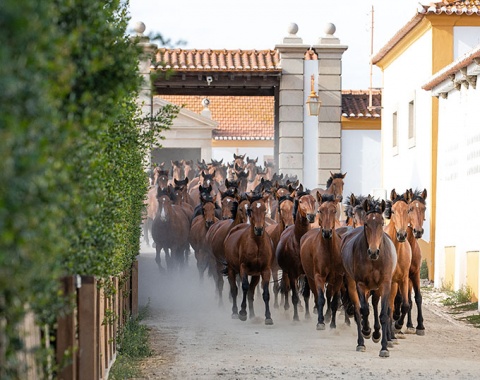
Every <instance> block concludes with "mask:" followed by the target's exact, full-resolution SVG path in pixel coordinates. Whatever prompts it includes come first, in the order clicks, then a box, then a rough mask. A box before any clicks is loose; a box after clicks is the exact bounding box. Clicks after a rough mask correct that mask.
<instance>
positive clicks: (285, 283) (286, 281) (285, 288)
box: [280, 271, 291, 310]
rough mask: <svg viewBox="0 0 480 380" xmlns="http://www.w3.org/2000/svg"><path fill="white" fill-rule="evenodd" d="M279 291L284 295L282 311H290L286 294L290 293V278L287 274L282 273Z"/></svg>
mask: <svg viewBox="0 0 480 380" xmlns="http://www.w3.org/2000/svg"><path fill="white" fill-rule="evenodd" d="M281 281H282V282H281V286H280V288H281V291H282V294H284V295H285V303H284V304H283V309H284V310H288V309H290V303H289V302H288V292H289V291H290V288H291V284H290V278H289V275H288V273H287V272H285V271H283V274H282V280H281Z"/></svg>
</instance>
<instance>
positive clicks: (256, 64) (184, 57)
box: [155, 48, 281, 71]
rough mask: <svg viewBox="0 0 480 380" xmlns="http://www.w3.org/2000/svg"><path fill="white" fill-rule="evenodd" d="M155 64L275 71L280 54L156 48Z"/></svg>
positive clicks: (202, 69) (227, 69) (201, 69)
mask: <svg viewBox="0 0 480 380" xmlns="http://www.w3.org/2000/svg"><path fill="white" fill-rule="evenodd" d="M155 60H156V62H157V66H156V67H157V68H159V69H174V70H176V71H185V70H197V71H208V70H225V71H272V70H275V71H279V70H281V68H280V66H279V62H280V58H279V53H278V52H277V51H276V50H211V49H209V50H197V49H192V50H184V49H165V48H162V49H158V51H157V54H156V56H155Z"/></svg>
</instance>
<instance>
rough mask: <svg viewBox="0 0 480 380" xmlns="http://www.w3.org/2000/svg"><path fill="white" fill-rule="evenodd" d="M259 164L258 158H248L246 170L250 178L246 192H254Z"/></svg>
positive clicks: (248, 178)
mask: <svg viewBox="0 0 480 380" xmlns="http://www.w3.org/2000/svg"><path fill="white" fill-rule="evenodd" d="M257 162H258V157H257V158H256V159H253V158H248V157H247V163H246V165H245V170H246V171H247V172H248V177H247V189H246V191H247V192H248V191H252V190H253V189H254V188H255V187H254V183H253V182H254V181H255V178H256V176H257V171H258V167H257Z"/></svg>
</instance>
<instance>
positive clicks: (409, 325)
mask: <svg viewBox="0 0 480 380" xmlns="http://www.w3.org/2000/svg"><path fill="white" fill-rule="evenodd" d="M412 287H413V286H412V280H411V279H410V281H409V282H408V303H409V304H410V308H409V309H408V313H407V329H406V330H405V334H415V328H414V327H413V320H412V307H413V302H412ZM415 303H416V302H415Z"/></svg>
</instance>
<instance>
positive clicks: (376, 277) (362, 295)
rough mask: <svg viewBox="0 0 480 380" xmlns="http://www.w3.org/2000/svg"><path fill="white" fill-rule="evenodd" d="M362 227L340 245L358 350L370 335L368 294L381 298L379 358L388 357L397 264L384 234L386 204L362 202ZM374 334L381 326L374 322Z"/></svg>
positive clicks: (388, 240)
mask: <svg viewBox="0 0 480 380" xmlns="http://www.w3.org/2000/svg"><path fill="white" fill-rule="evenodd" d="M363 209H364V210H365V212H366V215H365V221H364V222H365V224H364V225H363V226H362V227H357V228H355V229H354V230H352V231H351V232H349V233H347V234H345V235H344V236H343V238H342V243H341V248H340V250H341V255H342V261H343V266H344V268H345V278H346V281H347V287H348V295H349V298H350V300H351V302H353V305H354V307H355V321H356V323H357V336H358V339H357V351H365V340H364V335H365V336H370V334H371V329H370V326H369V322H368V316H369V305H368V302H367V296H368V294H369V293H370V292H371V291H375V294H376V295H377V296H378V297H379V298H381V306H382V309H381V313H380V322H381V328H382V341H381V346H382V348H381V350H380V356H381V357H388V356H389V355H390V354H389V351H388V348H387V346H388V341H387V339H388V334H389V324H390V318H389V315H388V308H389V298H390V289H391V286H392V274H393V271H394V270H395V266H396V265H397V253H396V250H395V246H394V245H393V242H392V240H391V239H390V237H389V236H388V235H387V234H386V233H385V232H384V231H383V224H384V219H383V212H384V210H385V201H381V202H379V201H375V200H373V199H372V198H371V197H369V198H367V199H366V200H365V201H364V202H363ZM374 327H375V332H377V333H379V330H380V326H377V322H376V321H375V326H374Z"/></svg>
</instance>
